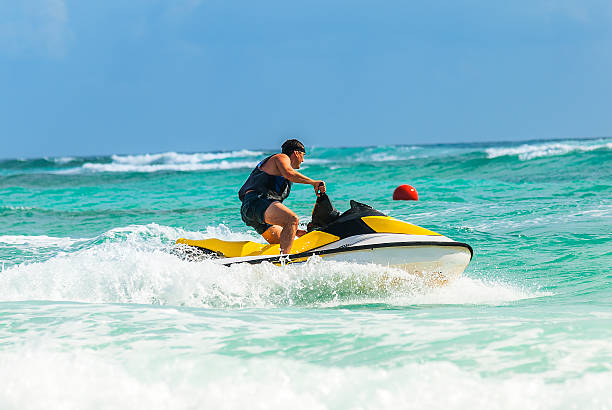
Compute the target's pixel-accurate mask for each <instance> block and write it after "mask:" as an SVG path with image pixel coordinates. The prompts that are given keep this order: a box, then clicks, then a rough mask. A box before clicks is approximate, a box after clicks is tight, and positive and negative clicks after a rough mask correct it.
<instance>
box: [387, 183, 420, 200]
mask: <svg viewBox="0 0 612 410" xmlns="http://www.w3.org/2000/svg"><path fill="white" fill-rule="evenodd" d="M393 199H395V200H404V201H418V200H419V194H418V192H417V191H416V189H414V188H413V187H411V186H410V185H400V186H398V187H397V188H395V191H393Z"/></svg>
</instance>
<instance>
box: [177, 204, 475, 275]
mask: <svg viewBox="0 0 612 410" xmlns="http://www.w3.org/2000/svg"><path fill="white" fill-rule="evenodd" d="M350 204H351V207H350V209H349V210H347V211H346V212H344V213H342V214H340V213H339V212H338V211H337V210H336V209H335V208H334V207H333V206H332V205H331V202H330V201H329V198H328V197H327V195H325V194H322V195H321V196H320V197H318V198H317V203H316V204H315V207H314V210H313V218H312V222H311V223H310V224H308V233H307V234H305V235H303V236H302V237H300V238H297V239H296V240H295V242H294V243H293V247H292V249H291V253H290V254H287V255H281V254H280V247H279V245H278V244H276V245H268V244H263V243H258V242H252V241H224V240H220V239H204V240H191V239H184V238H180V239H178V240H177V241H176V243H177V244H178V245H179V246H178V247H177V248H176V249H175V253H177V254H181V255H182V256H184V257H185V258H187V259H189V260H201V259H203V258H206V259H213V260H214V261H215V262H217V263H220V264H223V265H232V264H235V263H249V264H256V263H262V262H270V263H273V264H285V263H298V262H305V261H306V260H308V258H310V257H311V256H314V255H317V256H319V257H321V258H322V259H323V260H324V261H343V262H353V263H361V264H377V265H383V266H391V267H397V268H401V269H403V270H406V271H408V272H410V273H416V274H423V273H440V274H443V275H444V276H445V277H446V278H447V279H452V278H454V277H457V276H460V275H461V274H462V273H463V271H464V270H465V268H466V267H467V265H468V264H469V263H470V260H471V259H472V255H473V250H472V247H471V246H470V245H468V244H466V243H463V242H456V241H454V240H452V239H450V238H447V237H446V236H443V235H441V234H439V233H436V232H433V231H430V230H428V229H425V228H421V227H420V226H416V225H412V224H410V223H407V222H403V221H400V220H397V219H394V218H392V217H389V216H387V215H385V214H383V213H382V212H380V211H377V210H376V209H374V208H372V207H370V206H368V205H365V204H362V203H359V202H356V201H351V203H350Z"/></svg>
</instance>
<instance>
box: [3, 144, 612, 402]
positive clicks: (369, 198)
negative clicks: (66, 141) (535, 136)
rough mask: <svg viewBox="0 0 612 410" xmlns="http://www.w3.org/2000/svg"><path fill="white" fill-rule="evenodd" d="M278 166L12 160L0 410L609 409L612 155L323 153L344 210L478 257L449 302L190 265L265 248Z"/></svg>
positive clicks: (312, 157)
mask: <svg viewBox="0 0 612 410" xmlns="http://www.w3.org/2000/svg"><path fill="white" fill-rule="evenodd" d="M267 153H268V151H266V150H255V149H253V150H244V151H235V152H217V153H192V154H178V153H162V154H146V155H145V154H142V155H113V156H99V157H88V158H72V157H66V158H42V159H28V160H24V159H5V160H0V226H1V228H0V261H2V264H3V268H1V267H0V269H3V270H2V273H1V277H2V280H1V281H0V408H2V409H22V408H74V409H84V408H126V409H133V408H147V409H157V408H160V409H165V408H172V409H192V408H280V409H286V408H304V409H325V408H330V409H346V408H352V409H360V408H364V409H365V408H376V409H378V408H389V409H397V408H422V409H428V408H445V409H446V408H460V409H464V408H471V409H491V408H494V409H505V408H512V409H515V408H555V409H558V408H576V409H582V408H612V393H610V386H611V385H612V308H611V303H610V301H611V300H612V269H611V266H612V246H610V243H611V241H610V239H611V238H610V232H611V231H612V229H611V228H612V166H611V165H612V139H610V138H601V139H591V140H563V141H531V142H522V143H498V144H460V145H430V146H379V147H359V148H319V147H311V148H310V149H309V154H308V155H307V157H306V162H305V163H304V166H303V172H304V173H305V174H306V175H308V176H311V177H313V178H320V179H323V180H325V181H326V182H327V184H328V193H329V195H330V198H331V199H332V201H333V203H334V205H335V206H336V207H337V208H338V209H339V210H344V209H346V208H348V203H349V200H350V199H356V200H359V201H361V202H365V203H368V204H370V205H372V206H374V207H375V208H377V209H380V210H382V211H383V212H386V213H388V214H389V215H391V216H394V217H397V218H399V219H403V220H406V221H410V222H412V223H415V224H417V225H421V226H424V227H427V228H430V229H433V230H435V231H438V232H440V233H442V234H444V235H446V236H449V237H451V238H453V239H455V240H459V241H462V242H467V243H469V244H471V245H472V247H473V248H474V252H475V255H474V259H473V260H472V262H471V264H470V265H469V267H468V269H467V270H466V272H465V273H464V275H463V277H461V278H460V279H458V280H456V281H454V282H452V283H450V284H449V285H447V286H445V287H441V288H432V287H430V286H428V285H427V284H426V283H424V281H423V279H422V278H414V277H410V276H406V278H405V279H406V280H404V281H402V282H401V283H400V284H398V283H390V282H389V281H388V278H389V276H390V275H394V276H397V275H403V273H401V272H400V271H395V270H393V269H391V268H388V267H384V266H375V265H371V266H367V265H354V264H348V263H338V262H324V261H322V260H320V259H316V258H314V259H311V260H310V261H309V262H308V263H307V264H304V265H290V266H286V267H276V266H273V265H269V264H266V265H259V266H232V267H229V268H227V267H222V266H218V265H215V264H214V263H212V262H209V261H205V262H201V263H189V262H185V261H182V260H179V259H178V258H177V257H175V256H173V255H172V254H171V253H170V252H169V250H170V249H171V247H172V244H173V242H174V241H175V240H176V239H177V238H179V237H188V238H208V237H218V238H223V239H234V240H241V239H251V240H259V238H258V237H257V235H256V234H255V233H254V232H253V231H250V230H249V229H247V227H246V226H244V225H243V224H242V222H241V220H240V216H239V202H238V199H237V195H236V192H237V189H238V188H239V187H240V185H241V184H242V182H243V181H244V180H245V179H246V176H247V175H248V173H249V172H250V169H251V168H252V166H254V165H255V164H256V163H257V162H258V160H259V159H261V158H262V157H263V156H264V155H266V154H267ZM405 183H408V184H411V185H413V186H414V187H415V188H416V189H417V190H418V192H419V197H420V201H418V202H404V201H392V200H391V196H392V192H393V189H394V188H395V187H396V186H397V185H400V184H405ZM313 201H314V195H313V191H312V188H311V187H307V186H296V187H295V188H294V191H293V193H292V195H291V197H290V198H289V199H288V200H287V202H286V204H287V205H288V206H290V207H291V208H292V209H294V210H295V211H296V212H297V213H298V215H299V216H300V220H301V221H304V222H306V221H307V220H308V219H309V213H310V212H311V210H312V204H313Z"/></svg>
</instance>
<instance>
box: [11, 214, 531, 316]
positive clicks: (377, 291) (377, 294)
mask: <svg viewBox="0 0 612 410" xmlns="http://www.w3.org/2000/svg"><path fill="white" fill-rule="evenodd" d="M181 236H182V237H189V238H192V239H201V238H207V237H213V236H214V237H221V238H223V239H230V240H253V239H256V238H255V237H254V235H252V234H247V233H233V232H231V231H230V230H229V229H227V228H226V227H224V226H219V227H210V228H208V229H207V231H206V232H200V233H194V232H185V231H183V230H180V229H177V228H172V227H163V226H159V225H155V224H151V225H146V226H142V225H140V226H138V225H137V226H130V227H124V228H117V229H113V230H111V231H109V232H106V233H105V234H103V235H101V236H100V237H99V238H94V239H91V240H88V241H85V240H82V242H80V243H79V246H75V247H74V249H71V250H64V251H63V252H59V253H58V254H57V256H55V257H53V258H51V259H48V260H46V261H43V262H38V263H24V264H21V265H15V266H11V267H9V268H7V269H5V271H4V274H3V280H2V281H1V282H0V299H1V300H58V301H79V302H110V303H141V304H163V305H188V306H199V307H225V308H228V307H268V306H290V305H312V306H330V305H332V306H336V305H338V306H340V305H347V304H354V303H357V304H360V303H371V302H374V303H390V304H395V305H412V304H503V303H506V302H509V301H514V300H519V299H525V298H531V297H538V296H542V295H543V294H541V293H538V292H529V291H525V290H521V289H515V288H513V287H512V286H509V285H505V284H495V283H485V282H482V281H479V280H475V279H470V278H468V277H464V278H460V279H458V281H457V282H456V283H451V284H450V285H448V286H447V287H444V288H442V289H438V288H437V287H435V286H433V287H432V284H431V283H432V282H431V280H429V279H428V278H427V277H418V276H413V275H410V274H408V273H406V272H404V271H401V270H398V269H393V268H388V267H383V266H378V265H359V264H352V263H344V262H327V261H323V260H321V259H319V258H311V260H310V261H309V262H308V263H306V264H298V265H289V266H285V267H277V266H274V265H271V264H268V263H264V264H260V265H247V264H243V265H234V266H231V267H224V266H221V265H218V264H216V263H215V262H213V261H210V260H205V261H202V262H198V263H195V262H187V261H183V260H180V259H179V258H178V257H177V256H175V255H173V254H171V253H170V252H169V250H170V247H171V246H172V245H171V244H173V243H174V241H175V240H176V239H177V238H178V237H181ZM7 240H10V241H13V242H17V241H22V242H25V240H23V239H19V238H8V239H7ZM29 240H30V242H29V243H31V244H32V239H29ZM48 240H49V239H45V238H42V239H41V238H37V239H35V241H39V243H41V244H45V243H46V242H45V241H48ZM71 241H74V240H72V239H69V238H68V239H66V240H65V242H61V243H63V244H64V245H69V244H71V243H72V242H71ZM52 242H53V243H57V242H58V241H57V240H53V241H52Z"/></svg>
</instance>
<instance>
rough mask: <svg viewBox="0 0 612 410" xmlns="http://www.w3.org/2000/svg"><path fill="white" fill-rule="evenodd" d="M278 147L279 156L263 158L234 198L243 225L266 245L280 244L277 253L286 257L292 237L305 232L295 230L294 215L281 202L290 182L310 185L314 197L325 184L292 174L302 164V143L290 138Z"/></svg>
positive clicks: (303, 153)
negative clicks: (237, 204)
mask: <svg viewBox="0 0 612 410" xmlns="http://www.w3.org/2000/svg"><path fill="white" fill-rule="evenodd" d="M281 148H282V152H281V153H280V154H275V155H271V156H269V157H267V158H266V159H264V160H263V161H261V162H260V163H259V164H258V165H257V166H256V167H255V169H254V170H253V172H251V175H249V178H248V179H247V180H246V182H245V183H244V185H243V186H242V188H240V191H239V192H238V196H239V198H240V200H241V201H242V207H241V208H240V215H241V216H242V220H243V221H244V223H246V224H247V225H249V226H252V227H253V228H255V230H256V231H257V232H258V233H259V234H260V235H261V236H263V237H264V239H265V240H266V241H268V243H271V244H273V243H280V250H281V254H288V253H290V252H291V247H292V246H293V240H294V239H295V236H296V234H297V235H298V236H302V235H303V234H305V233H306V232H305V231H301V230H300V231H298V224H299V219H298V216H297V215H296V214H295V212H293V211H292V210H291V209H289V208H287V207H286V206H285V205H283V203H282V202H283V201H284V200H285V199H286V198H287V197H288V196H289V192H291V186H292V184H293V183H294V182H295V183H298V184H308V185H312V186H313V187H314V190H315V194H317V195H319V194H321V193H325V183H324V182H323V181H315V180H314V179H310V178H308V177H307V176H305V175H302V174H300V173H299V172H297V171H296V169H300V165H301V164H302V162H304V155H305V154H306V150H305V149H304V144H302V143H301V142H300V141H298V140H296V139H290V140H287V141H285V142H284V143H283V145H282V147H281Z"/></svg>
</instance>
